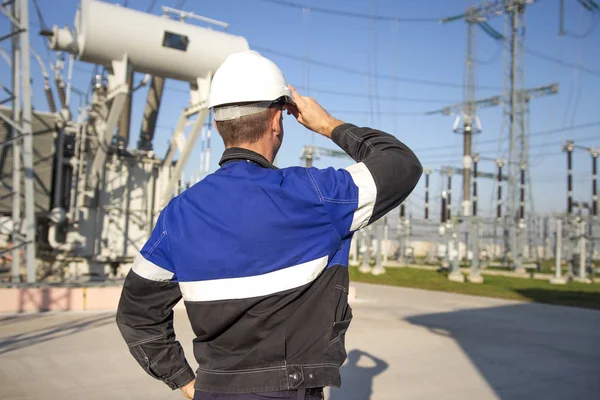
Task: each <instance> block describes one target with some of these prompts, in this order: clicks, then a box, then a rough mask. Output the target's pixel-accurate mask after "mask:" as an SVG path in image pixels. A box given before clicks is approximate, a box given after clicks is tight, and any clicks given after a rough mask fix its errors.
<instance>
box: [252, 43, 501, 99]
mask: <svg viewBox="0 0 600 400" xmlns="http://www.w3.org/2000/svg"><path fill="white" fill-rule="evenodd" d="M252 48H254V49H255V50H258V51H262V52H265V53H269V54H273V55H276V56H280V57H285V58H288V59H291V60H295V61H299V62H308V63H310V64H313V65H318V66H320V67H323V68H329V69H334V70H336V71H341V72H346V73H348V74H354V75H362V76H369V73H368V72H367V71H363V70H360V69H356V68H351V67H348V66H345V65H341V64H331V63H326V62H323V61H318V60H315V59H308V58H305V57H302V56H298V55H295V54H291V53H285V52H282V51H278V50H273V49H269V48H266V47H262V46H252ZM372 76H373V77H374V78H378V79H385V80H389V81H398V82H411V83H415V84H420V85H431V86H438V87H440V86H444V87H453V88H461V89H462V88H463V86H464V85H463V84H462V83H450V82H440V81H433V80H428V79H419V78H409V77H396V76H392V75H387V74H372ZM477 88H478V89H489V90H503V88H502V87H499V86H477Z"/></svg>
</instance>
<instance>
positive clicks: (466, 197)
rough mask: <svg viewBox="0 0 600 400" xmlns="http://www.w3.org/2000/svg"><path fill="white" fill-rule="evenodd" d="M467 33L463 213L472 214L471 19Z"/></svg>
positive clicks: (473, 75)
mask: <svg viewBox="0 0 600 400" xmlns="http://www.w3.org/2000/svg"><path fill="white" fill-rule="evenodd" d="M467 22H468V24H467V25H468V33H467V59H466V67H467V85H466V86H467V88H466V96H465V97H466V101H465V108H464V116H463V118H464V125H463V168H464V171H463V215H464V216H469V215H470V208H471V163H472V159H471V142H472V138H473V132H472V129H473V118H474V117H475V106H474V104H473V102H474V101H475V82H474V81H475V72H474V70H473V37H474V31H473V23H472V22H471V21H469V20H467Z"/></svg>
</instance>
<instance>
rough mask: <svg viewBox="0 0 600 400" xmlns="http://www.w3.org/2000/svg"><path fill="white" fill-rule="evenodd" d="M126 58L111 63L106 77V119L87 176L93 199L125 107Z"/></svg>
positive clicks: (126, 88)
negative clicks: (107, 104)
mask: <svg viewBox="0 0 600 400" xmlns="http://www.w3.org/2000/svg"><path fill="white" fill-rule="evenodd" d="M128 64H129V63H128V61H127V56H125V58H124V59H123V60H122V61H113V63H112V71H111V73H110V74H109V76H108V92H107V96H106V101H107V102H108V103H109V111H108V117H107V118H106V124H105V126H104V129H103V130H102V132H101V134H102V136H101V137H99V138H98V146H97V148H96V153H95V155H94V161H92V166H91V168H90V169H89V170H88V174H87V178H86V179H87V186H88V190H90V196H91V197H93V196H94V193H95V191H96V188H97V185H98V182H99V181H100V177H101V173H102V170H103V169H104V167H105V163H106V158H107V157H108V153H109V150H110V147H111V144H112V141H113V137H114V132H115V128H116V126H117V123H118V122H119V118H120V116H121V112H122V111H123V107H124V105H125V100H126V99H127V95H128V93H129V86H128V84H127V71H128Z"/></svg>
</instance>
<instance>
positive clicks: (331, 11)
mask: <svg viewBox="0 0 600 400" xmlns="http://www.w3.org/2000/svg"><path fill="white" fill-rule="evenodd" d="M258 1H262V2H264V3H272V4H277V5H279V6H285V7H290V8H297V9H300V10H303V9H310V10H311V11H312V12H318V13H323V14H329V15H335V16H339V17H350V18H362V19H373V20H376V21H397V22H439V20H440V19H439V18H425V17H392V16H386V15H369V14H363V13H357V12H351V11H344V10H335V9H332V8H322V7H313V6H310V5H308V4H300V3H295V2H292V1H287V0H258Z"/></svg>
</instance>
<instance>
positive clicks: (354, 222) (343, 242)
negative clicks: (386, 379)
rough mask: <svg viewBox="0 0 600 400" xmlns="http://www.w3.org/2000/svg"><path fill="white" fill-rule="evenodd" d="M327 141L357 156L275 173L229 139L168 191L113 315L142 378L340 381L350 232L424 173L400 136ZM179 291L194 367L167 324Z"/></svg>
mask: <svg viewBox="0 0 600 400" xmlns="http://www.w3.org/2000/svg"><path fill="white" fill-rule="evenodd" d="M332 139H333V140H334V142H335V143H337V144H338V145H339V146H340V147H341V148H342V149H344V150H345V151H346V152H347V153H348V154H349V155H350V156H351V157H352V158H353V159H354V160H355V161H356V162H357V163H356V164H354V165H352V166H350V167H348V168H346V169H341V170H336V169H333V168H327V169H316V168H301V167H291V168H284V169H277V168H276V167H274V166H273V165H272V164H271V163H269V162H268V161H267V160H266V159H265V158H264V157H262V156H261V155H259V154H257V153H254V152H252V151H249V150H245V149H241V148H230V149H227V150H226V151H225V153H224V154H223V158H222V159H221V162H220V165H221V168H220V169H218V170H217V171H216V172H215V173H213V174H211V175H209V176H207V177H206V178H205V179H204V180H202V181H201V182H199V183H197V184H196V185H194V186H193V187H191V188H189V189H188V190H186V191H185V192H183V193H182V194H181V195H179V196H177V197H175V198H174V199H173V200H171V202H170V203H169V204H168V206H167V207H165V209H164V210H163V211H162V212H161V214H160V216H159V217H158V221H157V223H156V227H155V228H154V231H153V233H152V236H151V237H150V239H149V240H148V242H147V243H146V245H145V246H144V247H143V249H142V250H141V252H140V254H139V255H138V256H137V258H136V260H135V262H134V265H133V267H132V269H131V271H130V272H129V274H128V275H127V278H126V280H125V284H124V287H123V293H122V296H121V301H120V303H119V308H118V313H117V324H118V326H119V329H120V330H121V333H122V335H123V337H124V338H125V341H126V342H127V344H128V345H129V348H130V351H131V353H132V354H133V356H134V357H135V358H136V360H137V361H138V362H139V363H140V364H141V366H142V367H143V368H144V369H145V370H146V372H147V373H149V374H150V375H152V376H153V377H155V378H157V379H160V380H162V381H164V382H165V383H166V384H167V385H168V386H169V387H171V388H173V389H175V388H178V387H181V386H183V385H185V384H186V383H188V382H190V381H191V380H192V379H193V378H194V377H195V376H196V375H197V380H196V389H197V390H200V391H205V392H214V393H258V392H269V391H280V390H291V389H299V388H313V387H324V386H331V385H333V386H339V385H340V383H341V382H340V375H339V367H340V366H341V365H342V363H343V362H344V360H345V358H346V351H345V347H344V335H345V332H346V330H347V329H348V326H349V324H350V320H351V319H352V310H351V308H350V306H349V305H348V254H349V251H350V241H351V239H352V235H353V233H354V232H355V231H357V230H358V229H361V228H363V227H365V226H367V225H368V224H370V223H372V222H374V221H376V220H377V219H379V218H381V217H382V216H383V215H385V214H386V213H387V212H389V211H390V210H392V209H393V208H395V207H396V206H398V205H399V204H400V203H401V202H402V201H403V200H404V199H405V198H406V197H407V196H408V194H409V193H410V192H411V191H412V190H413V189H414V187H415V186H416V184H417V182H418V180H419V177H420V175H421V172H422V168H421V164H420V163H419V160H418V159H417V157H416V156H415V155H414V153H413V152H412V151H411V150H410V149H409V148H408V147H407V146H405V145H404V144H403V143H401V142H400V141H399V140H397V139H396V138H395V137H393V136H391V135H389V134H386V133H383V132H381V131H378V130H374V129H369V128H359V127H356V126H354V125H351V124H343V125H341V126H339V127H337V128H336V129H335V130H334V131H333V134H332ZM182 297H183V300H184V302H185V306H186V309H187V313H188V316H189V318H190V322H191V325H192V329H193V330H194V333H195V335H196V338H195V339H194V356H195V358H196V360H197V362H198V364H199V368H198V370H197V371H196V373H194V371H193V370H192V369H191V368H190V366H189V365H188V363H187V361H186V359H185V357H184V354H183V350H182V347H181V345H180V344H179V342H178V341H177V340H176V337H175V332H174V330H173V311H172V308H173V306H174V305H175V304H176V303H177V302H179V300H180V299H181V298H182Z"/></svg>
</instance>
